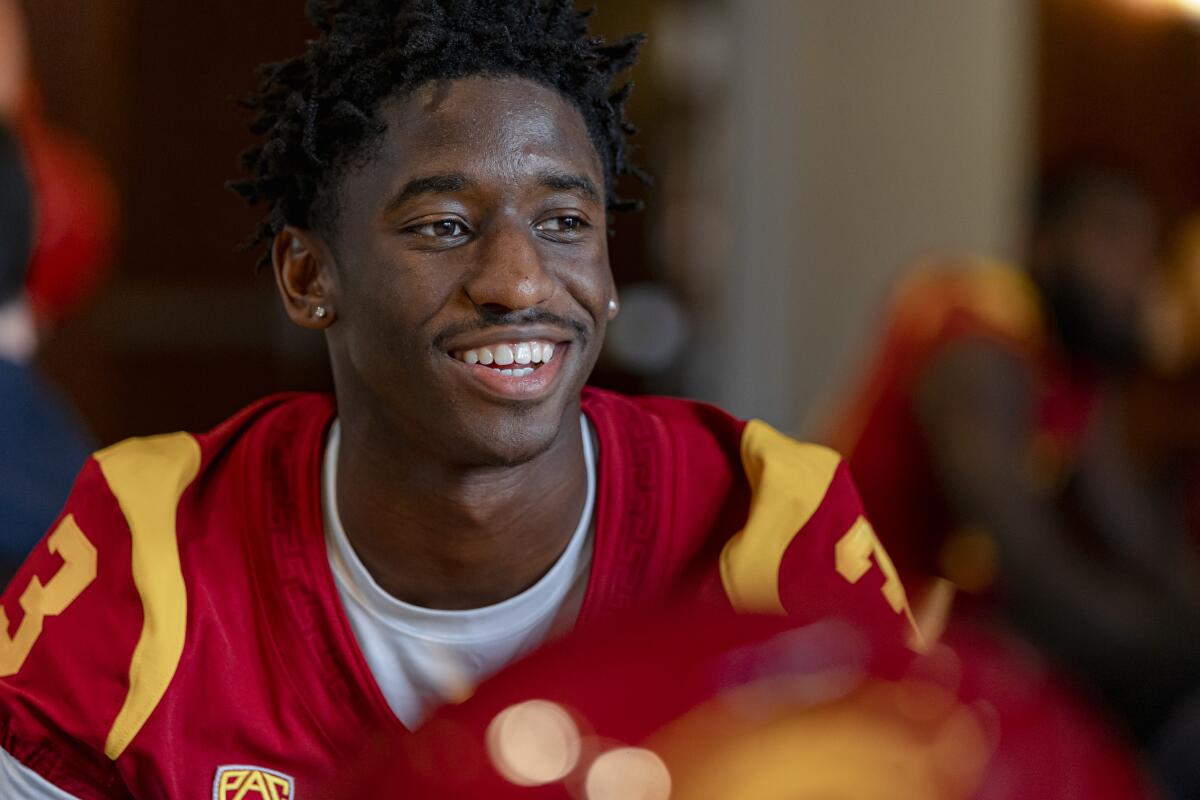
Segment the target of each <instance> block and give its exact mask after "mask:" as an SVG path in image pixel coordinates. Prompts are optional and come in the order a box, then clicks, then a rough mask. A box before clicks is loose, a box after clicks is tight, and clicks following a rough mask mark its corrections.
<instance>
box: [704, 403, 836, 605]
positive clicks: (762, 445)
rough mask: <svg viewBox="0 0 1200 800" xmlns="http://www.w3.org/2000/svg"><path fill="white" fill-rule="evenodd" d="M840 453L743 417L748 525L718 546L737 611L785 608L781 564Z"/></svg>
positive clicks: (822, 493) (827, 482)
mask: <svg viewBox="0 0 1200 800" xmlns="http://www.w3.org/2000/svg"><path fill="white" fill-rule="evenodd" d="M840 463H841V457H840V456H839V455H838V454H837V453H835V452H834V451H832V450H830V449H829V448H827V447H821V446H820V445H815V444H804V443H802V442H797V441H795V440H794V439H791V438H789V437H787V436H784V435H783V434H782V433H780V432H779V431H777V430H775V429H774V428H772V427H771V426H770V425H768V424H767V423H765V422H762V421H761V420H751V421H750V422H748V423H746V430H745V431H744V432H743V434H742V465H743V467H744V468H745V470H746V477H747V479H749V481H750V514H749V516H748V517H747V519H746V527H745V528H743V529H742V530H741V531H740V532H738V533H737V534H736V535H734V536H733V537H732V538H731V539H730V540H729V541H728V542H727V543H726V545H725V548H724V549H723V550H722V551H721V582H722V583H723V584H724V585H725V593H726V594H727V595H728V596H729V599H730V601H731V602H732V603H733V607H734V608H735V609H737V610H738V611H746V612H761V613H774V614H783V613H785V612H784V608H783V602H782V601H781V600H780V598H779V567H780V564H781V563H782V562H783V555H784V553H785V552H786V551H787V548H788V545H789V544H791V542H792V539H793V538H795V536H796V533H797V532H798V531H799V530H800V529H801V528H803V527H804V525H805V524H806V523H807V522H808V520H809V519H810V518H811V517H812V515H813V513H814V512H815V511H816V510H817V508H818V507H820V505H821V500H822V499H823V498H824V497H825V493H826V491H828V489H829V485H830V484H831V483H833V476H834V473H835V472H836V471H837V468H838V464H840Z"/></svg>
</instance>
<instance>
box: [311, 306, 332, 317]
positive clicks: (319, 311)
mask: <svg viewBox="0 0 1200 800" xmlns="http://www.w3.org/2000/svg"><path fill="white" fill-rule="evenodd" d="M328 314H329V312H328V311H326V310H325V306H317V307H316V308H314V309H313V316H315V317H316V318H317V319H325V317H326V316H327V315H328Z"/></svg>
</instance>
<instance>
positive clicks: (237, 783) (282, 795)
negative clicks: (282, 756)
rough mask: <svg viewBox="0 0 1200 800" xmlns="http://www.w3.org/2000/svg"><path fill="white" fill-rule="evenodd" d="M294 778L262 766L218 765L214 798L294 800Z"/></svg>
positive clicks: (220, 799)
mask: <svg viewBox="0 0 1200 800" xmlns="http://www.w3.org/2000/svg"><path fill="white" fill-rule="evenodd" d="M293 788H294V787H293V781H292V779H291V778H290V777H289V776H287V775H284V774H283V773H282V772H276V771H275V770H273V769H263V768H262V767H246V766H241V765H238V766H228V767H218V768H217V777H216V778H214V779H213V800H294V797H295V795H294V794H293V792H292V789H293Z"/></svg>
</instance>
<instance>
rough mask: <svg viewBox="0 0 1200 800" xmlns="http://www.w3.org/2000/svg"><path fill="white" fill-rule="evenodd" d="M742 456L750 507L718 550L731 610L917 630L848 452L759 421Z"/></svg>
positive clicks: (749, 428) (745, 438)
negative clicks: (865, 507)
mask: <svg viewBox="0 0 1200 800" xmlns="http://www.w3.org/2000/svg"><path fill="white" fill-rule="evenodd" d="M741 457H742V464H743V468H744V470H745V475H746V480H747V481H748V483H749V486H750V493H751V499H750V506H749V513H748V515H747V517H746V521H745V525H744V526H743V528H742V529H741V530H740V531H739V532H737V533H736V534H735V535H734V536H733V537H732V538H731V539H729V541H728V542H727V543H726V544H725V546H724V547H723V549H722V551H721V555H720V576H721V583H722V586H723V587H724V590H725V593H726V595H727V596H728V598H729V601H730V603H731V604H732V605H733V607H734V608H735V609H737V610H739V611H748V612H759V613H776V614H788V615H790V616H794V617H801V618H807V619H818V618H821V617H825V616H831V615H834V616H844V617H848V618H851V619H854V620H856V621H858V622H862V623H864V624H866V625H868V626H869V627H871V628H877V629H888V628H890V629H893V630H895V629H899V630H902V631H904V632H907V631H908V630H910V628H911V626H912V619H911V613H910V611H909V607H908V601H907V597H906V596H905V592H904V587H903V585H902V584H901V582H900V578H899V576H898V575H897V573H896V569H895V567H894V566H893V565H892V562H891V559H890V558H889V557H888V554H887V551H886V550H885V548H884V547H883V545H882V544H881V543H880V541H879V539H878V538H877V537H876V535H875V531H874V529H873V528H872V526H871V524H870V523H869V522H868V521H867V518H866V516H865V512H864V511H863V506H862V501H861V499H860V498H859V494H858V490H857V488H856V487H855V485H854V481H853V479H852V478H851V476H850V471H849V469H848V467H847V466H846V463H845V462H844V461H843V459H842V457H841V456H840V455H839V454H838V453H836V452H835V451H833V450H831V449H829V448H827V447H824V446H821V445H816V444H809V443H805V442H800V441H796V440H795V439H792V438H790V437H788V436H786V435H784V434H782V433H780V432H779V431H777V430H775V429H774V428H772V427H771V426H770V425H767V424H766V423H765V422H762V421H759V420H752V421H750V422H749V423H747V424H746V427H745V431H744V433H743V436H742V440H741Z"/></svg>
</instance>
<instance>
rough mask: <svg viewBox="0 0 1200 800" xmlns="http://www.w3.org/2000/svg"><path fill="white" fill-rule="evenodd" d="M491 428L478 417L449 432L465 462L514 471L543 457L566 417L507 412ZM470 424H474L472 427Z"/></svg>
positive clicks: (554, 412) (539, 412)
mask: <svg viewBox="0 0 1200 800" xmlns="http://www.w3.org/2000/svg"><path fill="white" fill-rule="evenodd" d="M497 416H498V417H499V418H497V419H493V420H491V421H490V424H480V423H482V422H483V421H482V420H480V419H479V418H478V417H477V418H476V419H474V420H471V421H466V420H463V421H461V423H462V424H460V425H458V426H456V427H455V429H453V430H451V431H449V435H450V436H451V437H452V439H453V440H454V441H455V443H456V449H458V448H464V452H463V456H464V460H465V461H467V462H469V463H473V464H477V465H480V466H493V467H514V466H519V465H521V464H527V463H529V462H530V461H533V460H534V459H536V458H537V457H538V456H540V455H542V454H544V453H545V452H546V451H548V450H549V449H550V448H551V447H553V446H554V444H555V442H557V441H558V440H559V437H560V436H561V435H562V431H563V427H564V421H565V419H566V417H565V416H564V413H563V412H562V411H561V410H559V409H553V410H552V409H537V410H534V411H522V410H517V411H511V410H510V411H508V412H507V413H501V414H499V415H497ZM472 423H473V424H472Z"/></svg>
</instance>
